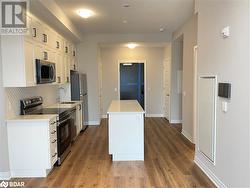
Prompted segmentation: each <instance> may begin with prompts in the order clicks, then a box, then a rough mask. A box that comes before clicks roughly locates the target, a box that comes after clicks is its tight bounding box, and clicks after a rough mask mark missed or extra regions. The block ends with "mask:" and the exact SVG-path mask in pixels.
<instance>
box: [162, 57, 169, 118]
mask: <svg viewBox="0 0 250 188" xmlns="http://www.w3.org/2000/svg"><path fill="white" fill-rule="evenodd" d="M163 90H164V91H163V93H164V106H163V109H164V117H165V118H167V119H168V120H169V119H170V59H165V60H164V62H163Z"/></svg>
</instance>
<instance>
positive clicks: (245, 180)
mask: <svg viewBox="0 0 250 188" xmlns="http://www.w3.org/2000/svg"><path fill="white" fill-rule="evenodd" d="M197 7H198V15H199V18H198V75H204V74H205V75H209V74H213V75H218V82H229V83H231V84H232V98H231V100H230V101H228V102H229V103H228V112H227V113H224V112H222V110H221V102H222V101H223V99H221V98H218V102H217V114H216V116H217V128H216V131H217V134H216V164H215V166H214V165H212V164H211V163H209V162H208V161H207V159H206V158H205V157H204V156H203V155H201V154H200V153H199V152H198V148H197V147H196V156H195V157H196V159H195V160H196V161H197V162H198V163H199V164H200V165H202V167H203V168H204V169H205V171H206V172H207V173H209V174H210V176H211V177H213V179H214V180H215V181H216V182H217V185H218V186H219V187H223V185H224V186H226V187H228V188H236V187H237V188H238V187H241V188H247V187H250V84H249V83H250V58H249V54H250V53H249V49H250V45H249V44H250V38H249V36H250V35H249V33H250V15H249V13H250V3H249V1H248V0H228V1H223V0H219V1H218V0H217V1H202V0H201V1H198V5H197ZM225 26H230V33H231V36H230V37H229V38H227V39H223V38H222V36H221V33H220V32H221V30H222V29H223V28H224V27H225Z"/></svg>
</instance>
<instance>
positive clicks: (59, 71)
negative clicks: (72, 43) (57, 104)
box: [56, 53, 65, 84]
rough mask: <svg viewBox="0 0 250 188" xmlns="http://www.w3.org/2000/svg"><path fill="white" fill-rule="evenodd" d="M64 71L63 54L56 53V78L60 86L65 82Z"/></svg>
mask: <svg viewBox="0 0 250 188" xmlns="http://www.w3.org/2000/svg"><path fill="white" fill-rule="evenodd" d="M62 70H63V57H62V55H61V53H56V78H57V83H58V84H61V83H64V82H65V79H64V74H63V71H62Z"/></svg>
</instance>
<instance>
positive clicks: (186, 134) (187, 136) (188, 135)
mask: <svg viewBox="0 0 250 188" xmlns="http://www.w3.org/2000/svg"><path fill="white" fill-rule="evenodd" d="M181 134H182V135H183V136H185V137H186V138H187V139H188V140H189V141H190V142H192V143H193V144H194V142H193V138H192V136H191V135H190V134H189V133H188V132H186V131H185V130H183V129H182V131H181Z"/></svg>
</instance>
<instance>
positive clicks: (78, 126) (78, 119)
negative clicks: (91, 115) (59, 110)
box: [76, 103, 83, 134]
mask: <svg viewBox="0 0 250 188" xmlns="http://www.w3.org/2000/svg"><path fill="white" fill-rule="evenodd" d="M82 110H83V109H82V103H80V104H78V105H77V107H76V132H77V134H79V133H80V131H81V130H82V123H83V113H82Z"/></svg>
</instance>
